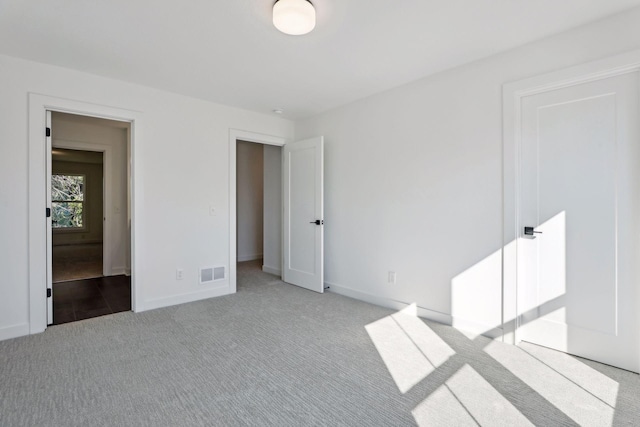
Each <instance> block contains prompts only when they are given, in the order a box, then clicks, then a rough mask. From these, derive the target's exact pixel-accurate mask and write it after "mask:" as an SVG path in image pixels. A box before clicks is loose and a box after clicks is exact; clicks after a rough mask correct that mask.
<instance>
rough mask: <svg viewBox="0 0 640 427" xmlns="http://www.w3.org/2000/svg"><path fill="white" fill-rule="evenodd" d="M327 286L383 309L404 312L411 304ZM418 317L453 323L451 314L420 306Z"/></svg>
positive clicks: (349, 289)
mask: <svg viewBox="0 0 640 427" xmlns="http://www.w3.org/2000/svg"><path fill="white" fill-rule="evenodd" d="M326 286H329V292H333V293H336V294H339V295H344V296H345V297H349V298H353V299H357V300H360V301H364V302H368V303H370V304H375V305H379V306H381V307H386V308H392V309H394V310H402V309H403V308H405V307H407V306H409V305H410V304H411V303H408V302H403V301H397V300H394V299H391V298H387V297H381V296H378V295H373V294H370V293H367V292H362V291H358V290H355V289H351V288H348V287H346V286H340V285H336V284H335V283H329V282H325V287H326ZM418 316H419V317H423V318H425V319H428V320H433V321H434V322H438V323H444V324H445V325H451V323H452V321H453V318H452V317H451V316H450V315H449V314H446V313H440V312H439V311H434V310H430V309H428V308H424V307H420V306H418Z"/></svg>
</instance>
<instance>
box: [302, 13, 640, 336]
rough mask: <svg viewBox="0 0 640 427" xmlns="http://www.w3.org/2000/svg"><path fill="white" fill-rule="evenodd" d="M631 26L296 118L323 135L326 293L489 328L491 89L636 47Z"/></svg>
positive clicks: (497, 238) (496, 295) (496, 275)
mask: <svg viewBox="0 0 640 427" xmlns="http://www.w3.org/2000/svg"><path fill="white" fill-rule="evenodd" d="M638 22H640V9H636V10H634V11H631V12H628V13H625V14H622V15H617V16H614V17H611V18H609V19H607V20H604V21H601V22H598V23H595V24H591V25H588V26H585V27H581V28H578V29H575V30H572V31H570V32H566V33H563V34H560V35H557V36H554V37H552V38H549V39H545V40H542V41H539V42H536V43H533V44H530V45H527V46H524V47H521V48H518V49H516V50H513V51H509V52H507V53H504V54H500V55H498V56H494V57H491V58H488V59H486V60H483V61H479V62H475V63H472V64H469V65H466V66H463V67H460V68H457V69H454V70H450V71H447V72H444V73H441V74H438V75H434V76H431V77H428V78H425V79H422V80H419V81H416V82H414V83H411V84H408V85H405V86H402V87H399V88H397V89H394V90H391V91H388V92H386V93H382V94H379V95H376V96H372V97H370V98H367V99H364V100H361V101H359V102H356V103H353V104H350V105H347V106H344V107H341V108H338V109H336V110H333V111H330V112H327V113H325V114H322V115H319V116H317V117H313V118H310V119H308V120H303V121H300V122H298V123H296V139H303V138H307V137H312V136H315V135H324V136H325V143H326V145H325V147H326V149H325V150H326V151H325V155H326V158H325V160H326V166H325V200H326V210H325V220H326V221H325V224H326V225H325V233H326V234H325V239H326V240H325V244H326V246H325V248H326V249H325V266H326V267H325V277H326V281H327V282H328V284H329V285H330V286H331V290H332V291H337V292H341V293H344V294H347V295H351V296H354V297H357V298H362V299H366V300H369V301H375V302H378V303H381V304H386V305H390V306H392V305H394V304H396V303H397V302H404V303H411V302H416V303H417V304H418V306H420V307H422V308H423V310H422V314H423V315H427V316H430V317H432V318H435V319H438V320H442V321H448V322H451V321H452V320H453V321H454V324H457V325H459V326H460V327H462V328H466V329H474V330H475V331H477V332H481V331H485V330H488V329H491V328H493V327H495V326H499V325H500V322H501V268H502V266H501V246H502V213H503V206H502V160H503V159H502V85H503V84H504V83H507V82H510V81H515V80H519V79H523V78H526V77H529V76H534V75H538V74H541V73H545V72H550V71H554V70H558V69H562V68H565V67H568V66H572V65H576V64H580V63H583V62H587V61H591V60H596V59H600V58H603V57H606V56H610V55H614V54H617V53H621V52H624V51H628V50H632V49H638V48H640V25H638ZM512 237H513V236H512ZM389 270H393V271H396V272H397V283H396V284H395V285H393V284H389V283H387V278H388V274H387V273H388V271H389ZM451 316H453V318H454V319H452V318H451Z"/></svg>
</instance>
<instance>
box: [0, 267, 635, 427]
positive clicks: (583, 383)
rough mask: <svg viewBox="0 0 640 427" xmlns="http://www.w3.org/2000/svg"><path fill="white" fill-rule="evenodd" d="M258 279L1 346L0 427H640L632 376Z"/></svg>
mask: <svg viewBox="0 0 640 427" xmlns="http://www.w3.org/2000/svg"><path fill="white" fill-rule="evenodd" d="M258 267H259V266H258V264H257V263H255V262H249V263H243V264H242V266H241V268H240V269H239V291H238V293H237V294H235V295H229V296H226V297H221V298H214V299H210V300H206V301H200V302H195V303H190V304H184V305H180V306H176V307H169V308H165V309H159V310H154V311H149V312H144V313H140V314H134V313H131V312H128V313H119V314H114V315H110V316H104V317H101V318H96V319H89V320H84V321H80V322H75V323H70V324H65V325H60V326H55V327H50V328H49V329H47V331H46V332H45V333H43V334H39V335H34V336H29V337H23V338H18V339H13V340H8V341H3V342H0V425H1V426H107V425H131V426H134V425H135V426H138V425H141V426H142V425H144V426H192V425H193V426H227V425H228V426H239V425H256V426H302V425H326V426H403V425H416V424H420V425H429V426H431V425H466V424H469V425H478V424H480V425H530V424H534V425H541V426H554V425H578V424H584V425H589V424H590V425H612V424H613V425H640V413H639V409H638V408H640V406H639V405H640V381H639V379H638V376H637V375H635V374H632V373H629V372H625V371H621V370H618V369H614V368H611V367H608V366H603V365H599V364H597V363H593V362H588V361H583V360H580V359H577V358H573V357H570V356H566V355H562V354H560V353H556V352H552V351H549V350H546V349H541V348H539V347H536V346H531V345H524V346H523V347H522V348H518V347H513V346H507V345H503V344H501V343H498V342H494V341H490V340H487V339H485V338H481V337H480V338H469V337H467V336H466V335H464V334H462V333H460V332H459V331H457V330H455V329H453V328H450V327H447V326H444V325H439V324H436V323H432V322H427V321H423V320H422V319H419V318H416V317H412V316H411V314H410V313H404V312H403V313H395V312H394V311H392V310H387V309H384V308H381V307H376V306H373V305H370V304H366V303H363V302H359V301H355V300H352V299H349V298H345V297H342V296H339V295H336V294H332V293H325V294H323V295H320V294H315V293H313V292H310V291H306V290H303V289H300V288H297V287H294V286H290V285H287V284H284V283H282V282H281V281H279V280H277V279H276V278H275V277H274V276H271V275H268V274H265V273H262V272H261V271H259V269H258ZM585 414H586V415H585Z"/></svg>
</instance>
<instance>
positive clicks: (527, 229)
mask: <svg viewBox="0 0 640 427" xmlns="http://www.w3.org/2000/svg"><path fill="white" fill-rule="evenodd" d="M534 233H535V234H542V231H535V230H534V227H525V228H524V235H525V236H533V235H534Z"/></svg>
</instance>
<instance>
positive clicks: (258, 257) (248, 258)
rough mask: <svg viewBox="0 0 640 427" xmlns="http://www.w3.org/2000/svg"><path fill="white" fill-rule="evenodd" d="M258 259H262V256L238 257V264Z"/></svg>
mask: <svg viewBox="0 0 640 427" xmlns="http://www.w3.org/2000/svg"><path fill="white" fill-rule="evenodd" d="M257 259H262V254H253V255H238V259H237V261H238V262H245V261H255V260H257Z"/></svg>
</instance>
